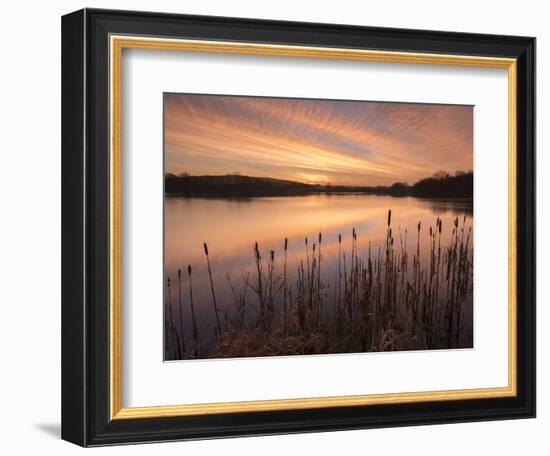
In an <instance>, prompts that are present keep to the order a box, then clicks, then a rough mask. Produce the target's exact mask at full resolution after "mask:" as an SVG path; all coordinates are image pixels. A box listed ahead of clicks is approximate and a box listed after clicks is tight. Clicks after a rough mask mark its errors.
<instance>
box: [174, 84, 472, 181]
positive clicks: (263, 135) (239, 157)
mask: <svg viewBox="0 0 550 456" xmlns="http://www.w3.org/2000/svg"><path fill="white" fill-rule="evenodd" d="M164 101H165V105H164V109H165V151H166V172H171V173H180V172H188V173H189V174H193V175H201V174H229V173H233V172H240V173H242V174H246V175H251V176H265V177H275V178H281V179H290V180H297V181H301V182H315V183H331V184H349V185H387V184H392V183H393V182H396V181H407V182H409V183H413V182H415V181H417V180H418V179H421V178H423V177H426V176H428V175H431V174H433V173H434V172H435V171H437V170H446V171H449V172H453V171H455V170H458V169H472V168H473V157H472V155H473V153H472V149H473V108H472V107H471V106H456V105H433V104H406V103H381V102H364V101H338V100H311V99H285V98H261V97H239V96H219V95H193V94H166V95H165V100H164Z"/></svg>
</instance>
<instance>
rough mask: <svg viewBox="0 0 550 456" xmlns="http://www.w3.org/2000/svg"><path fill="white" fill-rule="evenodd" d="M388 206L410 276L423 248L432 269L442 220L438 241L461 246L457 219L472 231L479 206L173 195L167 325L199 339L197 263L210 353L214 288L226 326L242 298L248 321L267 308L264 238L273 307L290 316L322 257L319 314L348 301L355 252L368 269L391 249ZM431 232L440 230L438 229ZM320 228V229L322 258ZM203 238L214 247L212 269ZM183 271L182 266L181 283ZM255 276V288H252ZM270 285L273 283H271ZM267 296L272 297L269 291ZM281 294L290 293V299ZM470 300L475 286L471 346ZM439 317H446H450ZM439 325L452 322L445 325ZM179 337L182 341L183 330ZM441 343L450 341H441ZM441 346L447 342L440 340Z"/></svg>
mask: <svg viewBox="0 0 550 456" xmlns="http://www.w3.org/2000/svg"><path fill="white" fill-rule="evenodd" d="M389 210H391V229H392V233H391V237H392V238H393V240H392V244H393V246H394V247H395V249H396V251H398V252H408V255H409V256H408V258H409V260H408V262H409V265H408V267H407V276H406V277H407V278H408V277H410V274H411V273H414V272H412V271H413V259H412V258H413V256H414V255H415V254H416V252H418V253H419V258H418V259H419V265H420V267H421V268H424V267H425V268H428V269H429V268H430V267H432V266H431V264H430V261H431V259H430V251H431V249H433V248H435V243H434V240H435V237H434V236H435V233H436V231H438V230H437V225H436V224H437V220H438V219H439V220H440V221H441V234H440V235H439V236H440V237H439V238H438V239H437V242H438V244H439V245H441V246H443V251H444V250H445V247H446V246H448V245H452V242H454V241H453V229H454V228H455V223H456V219H457V218H458V219H459V227H458V229H457V232H458V231H459V230H460V229H461V227H464V229H465V232H466V233H468V232H469V229H470V227H472V224H473V208H472V203H471V201H467V200H435V199H420V198H414V197H390V196H373V195H364V194H358V195H355V194H317V195H308V196H293V197H292V196H291V197H257V198H235V199H222V198H196V197H178V196H166V197H165V246H164V253H165V260H164V265H165V266H164V267H165V277H166V279H170V289H168V288H167V287H166V286H165V316H166V318H165V320H166V322H167V323H166V327H167V328H168V327H169V326H170V325H172V326H174V327H175V328H176V330H177V331H178V332H179V333H181V329H182V328H183V339H184V342H186V344H187V346H189V345H190V344H191V342H192V334H193V327H192V316H191V306H190V295H189V291H190V290H189V275H188V269H187V268H188V265H191V268H192V277H191V278H192V293H193V306H194V314H195V320H196V327H197V332H198V333H199V339H200V340H201V350H202V354H201V355H202V356H208V355H209V351H210V350H211V349H212V347H213V346H214V344H215V332H216V329H215V328H216V326H217V324H218V323H217V321H216V318H215V312H214V302H213V295H212V287H213V288H214V294H215V298H216V306H217V308H218V309H219V310H220V311H219V312H218V316H219V319H221V320H222V322H221V323H220V324H222V325H223V324H229V325H230V324H231V323H232V321H233V320H234V319H235V313H236V312H237V307H238V303H237V302H238V301H239V300H240V296H241V295H242V294H243V293H244V294H245V295H246V296H247V297H246V299H247V300H248V302H250V304H249V305H248V307H246V308H245V311H246V312H247V314H249V315H248V317H249V318H254V315H255V313H257V312H258V311H259V310H258V306H259V304H258V303H257V302H256V301H258V300H257V299H256V298H255V296H254V291H253V284H254V283H255V281H256V280H257V273H258V264H257V259H258V258H257V256H256V255H257V254H256V251H255V245H256V243H257V245H258V253H259V255H260V258H261V262H262V268H263V273H264V275H265V277H267V275H268V274H271V275H270V276H269V277H271V278H273V280H272V281H271V286H273V287H274V288H275V290H274V291H273V290H272V291H270V293H271V295H270V298H269V299H270V302H271V303H272V305H273V307H274V310H273V311H274V312H282V306H283V301H285V304H286V300H287V299H288V300H290V299H291V298H290V295H291V294H292V295H293V296H295V295H296V294H297V292H298V291H297V287H298V284H297V283H296V282H297V281H298V280H299V276H298V271H300V270H301V269H306V268H309V266H310V265H309V262H310V261H311V263H312V264H311V266H312V265H313V258H314V257H315V258H316V271H317V270H318V273H319V274H320V275H319V276H316V279H315V280H317V281H318V283H319V284H325V285H320V288H321V289H322V293H323V296H324V297H323V298H322V299H323V302H324V303H325V307H324V308H323V309H322V310H321V311H320V312H324V315H329V314H330V313H331V312H333V311H334V309H335V306H337V305H338V303H339V302H340V298H339V295H340V294H341V293H342V290H340V289H338V288H339V287H338V286H337V285H336V284H337V283H338V281H339V280H338V277H339V275H340V276H342V275H343V270H344V269H345V270H346V273H349V272H350V270H351V268H352V264H351V263H352V261H353V260H352V256H351V255H352V254H351V252H352V251H354V252H355V255H356V257H359V258H360V259H361V260H360V261H361V263H358V264H361V265H366V264H367V258H369V255H370V257H371V258H373V259H375V258H376V257H377V256H378V255H384V253H383V252H384V248H385V243H386V241H387V236H388V231H387V230H388V211H389ZM419 222H420V228H419V226H418V224H419ZM430 229H431V230H432V232H433V233H434V235H430ZM354 230H355V233H356V235H355V242H354V237H353V232H354ZM319 233H322V238H321V239H322V241H321V249H320V250H321V252H320V260H319ZM285 238H286V239H287V250H286V281H285V283H287V287H286V291H287V292H286V293H284V292H283V291H282V287H281V283H282V282H281V280H282V279H281V277H282V274H283V272H284V264H285V262H284V258H285ZM306 238H307V245H306ZM339 239H340V240H341V241H340V242H339ZM204 243H206V244H207V246H208V259H209V261H210V267H211V269H210V273H209V271H208V264H207V258H206V255H205V250H204ZM314 245H315V247H314ZM472 246H473V239H471V237H470V239H469V248H470V249H472ZM314 248H315V249H316V250H315V253H314V252H313V249H314ZM369 252H370V253H369ZM442 255H443V254H442ZM306 261H307V262H308V264H307V265H306V264H305V263H306ZM263 262H265V263H263ZM319 263H320V264H319ZM382 263H383V262H381V263H380V265H382ZM428 265H430V266H428ZM365 267H366V266H365ZM178 270H181V278H180V279H179V280H178ZM365 274H366V272H365ZM386 274H387V273H386ZM442 274H443V272H442ZM467 274H468V275H471V277H473V272H472V270H471V269H468V272H467ZM210 278H211V279H210ZM425 279H426V278H425ZM426 280H427V279H426ZM447 280H450V278H448V279H447ZM453 280H454V278H453ZM247 282H248V283H249V284H250V286H248V285H246V283H247ZM264 286H268V282H267V281H266V282H265V284H264ZM470 286H471V280H470ZM341 287H342V286H341V285H340V288H341ZM430 287H431V284H430ZM247 288H248V290H247ZM430 290H431V288H430ZM180 292H181V298H180ZM265 293H266V296H267V293H268V292H267V291H265ZM438 293H441V292H438ZM283 295H288V298H287V297H286V296H283ZM472 302H473V298H472V293H471V291H470V292H469V293H468V297H467V299H465V302H463V303H461V304H459V305H460V307H461V309H460V310H461V312H462V314H461V316H460V318H459V319H460V323H459V322H458V321H459V320H457V328H458V327H460V328H461V329H460V331H458V330H457V341H458V346H460V347H468V346H472V344H473V340H472V339H473V335H472V327H473V322H472V314H473V309H472V307H473V305H472ZM180 312H181V313H180ZM372 312H374V313H375V312H376V311H372ZM372 312H371V313H372ZM403 312H404V310H403ZM225 318H227V319H228V321H229V323H228V322H227V321H225ZM439 318H441V319H444V318H445V315H443V316H440V317H439ZM442 321H443V320H442ZM441 324H442V325H445V324H446V323H445V322H444V321H443V323H441ZM173 333H174V331H170V330H167V331H166V338H165V358H166V359H177V357H178V356H177V355H176V354H175V353H174V349H173V346H174V343H175V342H174V338H175V336H174V334H173ZM413 333H414V330H413ZM178 337H181V334H180V335H179V336H178ZM453 337H454V336H453ZM433 343H434V342H432V344H433ZM442 344H443V345H444V343H443V342H442ZM416 348H422V347H420V346H418V347H416ZM435 348H444V347H443V346H439V345H437V344H435Z"/></svg>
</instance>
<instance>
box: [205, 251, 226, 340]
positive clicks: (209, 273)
mask: <svg viewBox="0 0 550 456" xmlns="http://www.w3.org/2000/svg"><path fill="white" fill-rule="evenodd" d="M203 245H204V254H205V255H206V264H207V266H208V277H209V278H210V289H211V290H212V301H213V303H214V315H215V316H216V330H217V334H218V336H220V335H221V333H222V328H221V325H220V317H219V315H218V304H217V302H216V293H215V292H214V281H213V280H212V269H211V268H210V258H209V257H208V245H207V244H206V242H205V243H204V244H203Z"/></svg>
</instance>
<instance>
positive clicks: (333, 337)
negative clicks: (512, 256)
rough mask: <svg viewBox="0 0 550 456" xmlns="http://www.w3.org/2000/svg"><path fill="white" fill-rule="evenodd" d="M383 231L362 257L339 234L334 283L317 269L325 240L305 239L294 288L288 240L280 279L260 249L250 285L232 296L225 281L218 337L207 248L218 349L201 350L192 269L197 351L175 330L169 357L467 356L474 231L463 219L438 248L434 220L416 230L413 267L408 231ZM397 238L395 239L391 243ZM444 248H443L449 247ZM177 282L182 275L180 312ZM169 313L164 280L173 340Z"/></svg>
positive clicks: (354, 239) (354, 235)
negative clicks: (227, 303) (458, 352)
mask: <svg viewBox="0 0 550 456" xmlns="http://www.w3.org/2000/svg"><path fill="white" fill-rule="evenodd" d="M386 222H387V223H386V236H385V240H384V242H383V243H382V244H381V245H379V246H378V247H376V246H373V245H372V243H371V242H370V241H369V242H368V244H363V245H364V246H363V247H362V248H361V247H360V244H359V233H358V232H357V230H356V229H355V228H352V231H351V239H350V241H351V242H350V244H348V245H351V251H348V252H346V251H345V249H344V242H343V236H342V235H341V234H339V235H338V238H337V242H338V244H337V249H338V262H337V264H335V265H334V266H333V268H336V270H334V269H333V271H334V274H332V275H331V274H330V273H329V272H325V273H324V275H325V276H327V277H324V276H323V275H322V273H323V271H324V270H326V266H324V267H323V268H322V267H321V261H322V258H323V257H325V255H326V254H325V255H323V256H322V255H321V253H322V251H321V249H322V246H323V241H324V239H323V233H321V232H319V234H318V238H317V240H318V242H317V243H313V244H311V245H310V243H309V241H308V238H307V237H306V238H304V244H305V259H304V258H302V259H298V260H297V269H296V273H295V276H294V277H295V283H294V285H292V286H291V285H290V283H289V276H288V270H287V267H288V264H287V251H288V239H287V238H285V239H284V244H283V246H284V247H283V250H284V254H283V268H282V272H278V271H280V269H277V268H276V261H275V260H276V257H277V255H276V252H275V251H274V250H268V254H267V255H266V258H265V259H264V258H263V257H262V255H261V253H260V247H259V245H258V243H257V242H256V243H255V244H254V248H253V253H254V264H255V267H254V268H255V270H256V272H255V276H256V277H255V278H254V279H253V281H252V282H251V281H250V280H249V279H250V273H248V274H247V275H246V277H245V278H244V279H242V282H241V283H242V285H241V286H237V287H235V285H234V283H233V282H232V280H231V278H230V277H229V274H226V279H227V284H228V287H229V292H230V296H232V297H233V301H234V306H232V307H231V308H228V307H226V308H225V310H224V311H223V312H224V316H225V318H224V325H223V327H222V325H220V323H219V318H218V317H217V315H218V313H219V312H220V311H221V310H220V309H218V305H217V303H216V300H215V293H214V281H213V276H212V270H211V267H210V260H209V255H208V247H207V245H206V243H205V244H204V248H205V254H206V257H207V264H208V279H209V281H210V287H211V291H212V297H213V301H214V313H215V315H216V326H215V328H214V334H215V336H216V339H215V340H214V341H213V342H212V339H211V338H208V337H206V338H205V339H204V340H203V341H202V342H201V341H199V335H198V328H197V321H196V316H195V310H194V303H193V287H192V280H191V279H192V274H191V265H189V266H188V276H189V300H190V309H191V322H192V325H193V339H192V344H193V345H192V347H193V349H191V350H187V351H186V350H185V347H186V345H185V337H184V333H183V320H181V321H180V325H179V326H180V328H177V329H178V331H176V332H177V333H179V334H177V335H174V337H173V339H174V341H175V343H176V344H177V347H181V348H175V349H174V351H173V353H174V356H176V357H180V358H181V357H194V358H197V357H199V356H200V355H203V357H242V356H272V355H291V354H316V353H350V352H365V351H387V350H410V349H434V348H455V347H462V346H469V345H468V344H471V340H470V339H469V337H470V336H471V324H470V325H469V326H468V331H466V326H467V322H466V320H465V315H471V312H470V313H467V312H466V310H465V309H466V308H467V306H470V305H471V302H472V277H473V251H472V248H471V246H470V243H471V242H470V241H471V227H467V226H466V217H464V218H463V219H462V221H461V222H460V221H459V219H458V218H456V219H454V221H453V223H452V225H451V227H450V229H451V233H450V236H448V237H447V238H443V223H442V221H441V219H440V218H437V219H436V221H435V224H433V225H431V226H427V227H426V228H424V230H423V229H422V224H421V223H420V222H418V224H417V225H416V239H415V241H416V242H415V244H416V245H414V247H413V248H412V249H413V254H412V260H409V252H408V247H407V230H404V232H402V231H401V228H400V227H397V228H396V229H394V227H393V226H392V222H393V214H392V211H391V209H390V210H388V213H387V219H386ZM396 232H397V233H398V236H399V239H396V237H395V233H396ZM423 238H425V239H426V241H427V242H426V243H425V244H424V245H425V246H426V247H425V249H424V250H425V251H423V250H422V248H421V244H422V242H421V241H422V239H423ZM444 239H447V241H445V242H447V243H446V244H444ZM367 245H368V247H367ZM310 247H311V248H310ZM323 252H325V249H324V248H323ZM411 265H412V267H411V268H409V266H411ZM253 275H254V274H253ZM328 276H331V279H332V283H331V280H327V279H328ZM180 281H181V274H180V272H179V271H178V292H179V304H180V309H181V308H182V307H181V306H182V305H183V304H182V299H181V291H180V289H181V282H180ZM330 287H333V288H334V290H333V292H332V293H329V292H325V291H324V290H328V289H330ZM249 289H250V290H252V291H253V293H255V294H256V296H257V300H256V301H257V303H258V307H256V306H255V305H252V304H251V303H250V302H249V301H250V299H249V298H248V296H247V291H248V290H249ZM329 296H331V298H329ZM170 304H171V295H170V282H169V279H168V306H169V308H170V313H169V315H168V316H167V319H168V322H167V325H168V327H169V329H170V330H173V328H175V326H174V323H173V315H172V314H171V307H170ZM182 314H183V312H181V313H180V316H182ZM182 318H183V317H182ZM207 332H208V331H207ZM178 340H179V342H178ZM207 342H208V343H209V344H210V345H208V344H207ZM201 345H202V346H203V347H206V346H207V345H208V348H207V349H206V350H205V351H204V352H203V353H200V352H199V347H200V346H201Z"/></svg>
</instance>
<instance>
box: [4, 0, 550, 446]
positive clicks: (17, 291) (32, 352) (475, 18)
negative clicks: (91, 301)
mask: <svg viewBox="0 0 550 456" xmlns="http://www.w3.org/2000/svg"><path fill="white" fill-rule="evenodd" d="M84 6H88V7H98V8H115V9H138V10H155V11H166V12H176V13H191V14H210V15H223V16H237V17H239V16H240V17H255V18H265V19H286V20H297V21H312V22H329V23H348V24H358V25H373V26H388V27H406V28H416V29H436V30H437V29H438V30H449V31H466V32H481V33H497V34H518V35H531V36H536V37H537V39H538V43H537V45H538V56H537V57H538V66H537V71H538V81H539V84H538V122H537V124H538V142H537V147H538V164H537V166H538V184H537V187H538V233H539V239H538V257H539V259H541V261H539V265H538V285H539V288H538V302H539V306H538V315H537V316H538V322H539V323H538V328H539V331H538V384H539V388H538V418H537V419H536V420H522V421H507V422H488V423H472V424H455V425H441V426H423V427H414V428H400V429H382V430H369V431H352V432H349V431H348V432H333V433H324V434H308V435H292V436H275V437H259V438H244V439H243V438H241V439H230V440H217V441H202V442H184V443H169V444H156V445H155V446H154V447H152V446H150V445H141V446H132V447H117V448H102V449H98V450H93V451H94V454H114V453H116V454H149V453H151V452H155V453H157V454H176V453H182V452H186V453H187V454H193V455H210V454H218V455H219V454H240V455H242V454H265V455H271V454H273V455H279V454H304V453H305V454H309V453H311V454H321V455H323V454H327V455H329V454H335V453H336V454H338V453H341V452H343V451H345V452H346V453H350V454H355V453H366V452H370V453H372V454H376V453H382V452H383V453H385V454H403V453H407V454H410V455H416V454H422V455H423V456H428V455H432V454H433V455H440V454H442V453H444V454H445V455H446V456H447V455H448V456H450V455H461V456H463V455H464V454H470V453H471V454H484V453H485V454H499V455H508V454H509V455H515V454H545V453H546V452H548V450H550V442H549V441H548V437H547V434H548V429H550V394H549V392H548V388H547V385H548V384H549V382H550V378H549V371H548V367H549V364H550V362H549V361H548V359H549V352H550V335H549V333H548V332H547V331H546V332H545V331H544V328H545V325H544V322H545V321H547V319H548V318H549V317H550V315H549V311H548V308H547V307H546V306H544V303H545V302H546V301H548V299H549V298H550V281H549V280H548V279H547V277H548V275H549V274H550V266H548V264H546V263H544V262H543V261H542V259H543V258H548V257H550V243H549V241H548V238H545V237H544V233H548V232H549V230H550V218H549V214H548V207H546V208H544V207H543V205H544V201H545V199H546V198H547V197H548V196H549V195H548V191H549V185H548V183H547V182H546V183H545V182H544V178H543V176H544V174H545V172H546V173H548V172H549V171H550V168H549V166H550V162H549V159H548V157H547V156H545V155H544V154H543V150H544V144H543V136H544V131H543V128H542V125H543V122H544V120H545V119H550V111H549V109H550V99H549V95H548V92H547V91H545V88H544V87H543V84H542V83H541V81H544V80H548V79H549V78H550V70H549V65H550V56H549V48H550V44H549V42H550V29H548V21H547V17H548V13H547V12H546V11H545V10H546V8H545V4H544V2H540V1H535V0H532V1H531V0H523V1H521V2H518V1H514V2H511V1H504V0H500V1H487V2H480V1H479V0H477V1H470V0H462V1H461V2H453V3H449V2H440V1H437V0H433V1H432V0H418V1H415V2H411V1H407V0H393V1H392V2H353V1H351V0H349V1H348V0H340V1H338V2H321V1H320V0H308V1H306V0H303V1H301V2H298V1H296V0H288V1H287V0H278V1H276V2H275V1H271V2H258V1H254V0H231V1H229V2H228V1H224V0H188V1H185V2H183V1H180V2H174V1H172V2H171V1H168V0H155V1H152V0H149V1H146V0H131V1H130V0H102V1H95V0H88V1H86V2H81V1H77V0H72V1H69V0H65V1H55V2H35V3H34V4H33V3H32V2H17V3H16V2H9V3H6V4H5V5H3V8H2V14H1V16H0V35H1V40H0V50H1V52H0V58H1V59H2V60H1V62H2V63H1V70H0V125H1V128H0V160H1V165H0V195H1V196H0V207H1V210H2V217H1V219H0V278H1V279H0V312H1V313H0V360H1V366H0V371H1V374H0V429H1V432H0V451H1V452H2V453H4V454H33V453H34V452H40V453H42V454H59V455H64V454H73V453H76V452H78V451H80V450H79V449H78V448H77V447H75V446H74V445H71V444H68V443H66V442H63V441H61V440H59V429H60V299H61V292H60V290H61V288H60V287H61V284H60V272H61V260H60V237H61V235H60V219H61V203H60V199H61V182H60V168H61V151H60V147H61V145H60V101H61V90H60V85H61V84H60V69H61V56H60V32H61V27H60V16H61V15H62V14H65V13H68V12H71V11H73V10H76V9H79V8H82V7H84ZM22 176H23V177H24V180H25V185H24V186H22V185H21V179H20V178H21V177H22ZM545 279H546V280H545ZM545 450H546V451H545Z"/></svg>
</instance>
